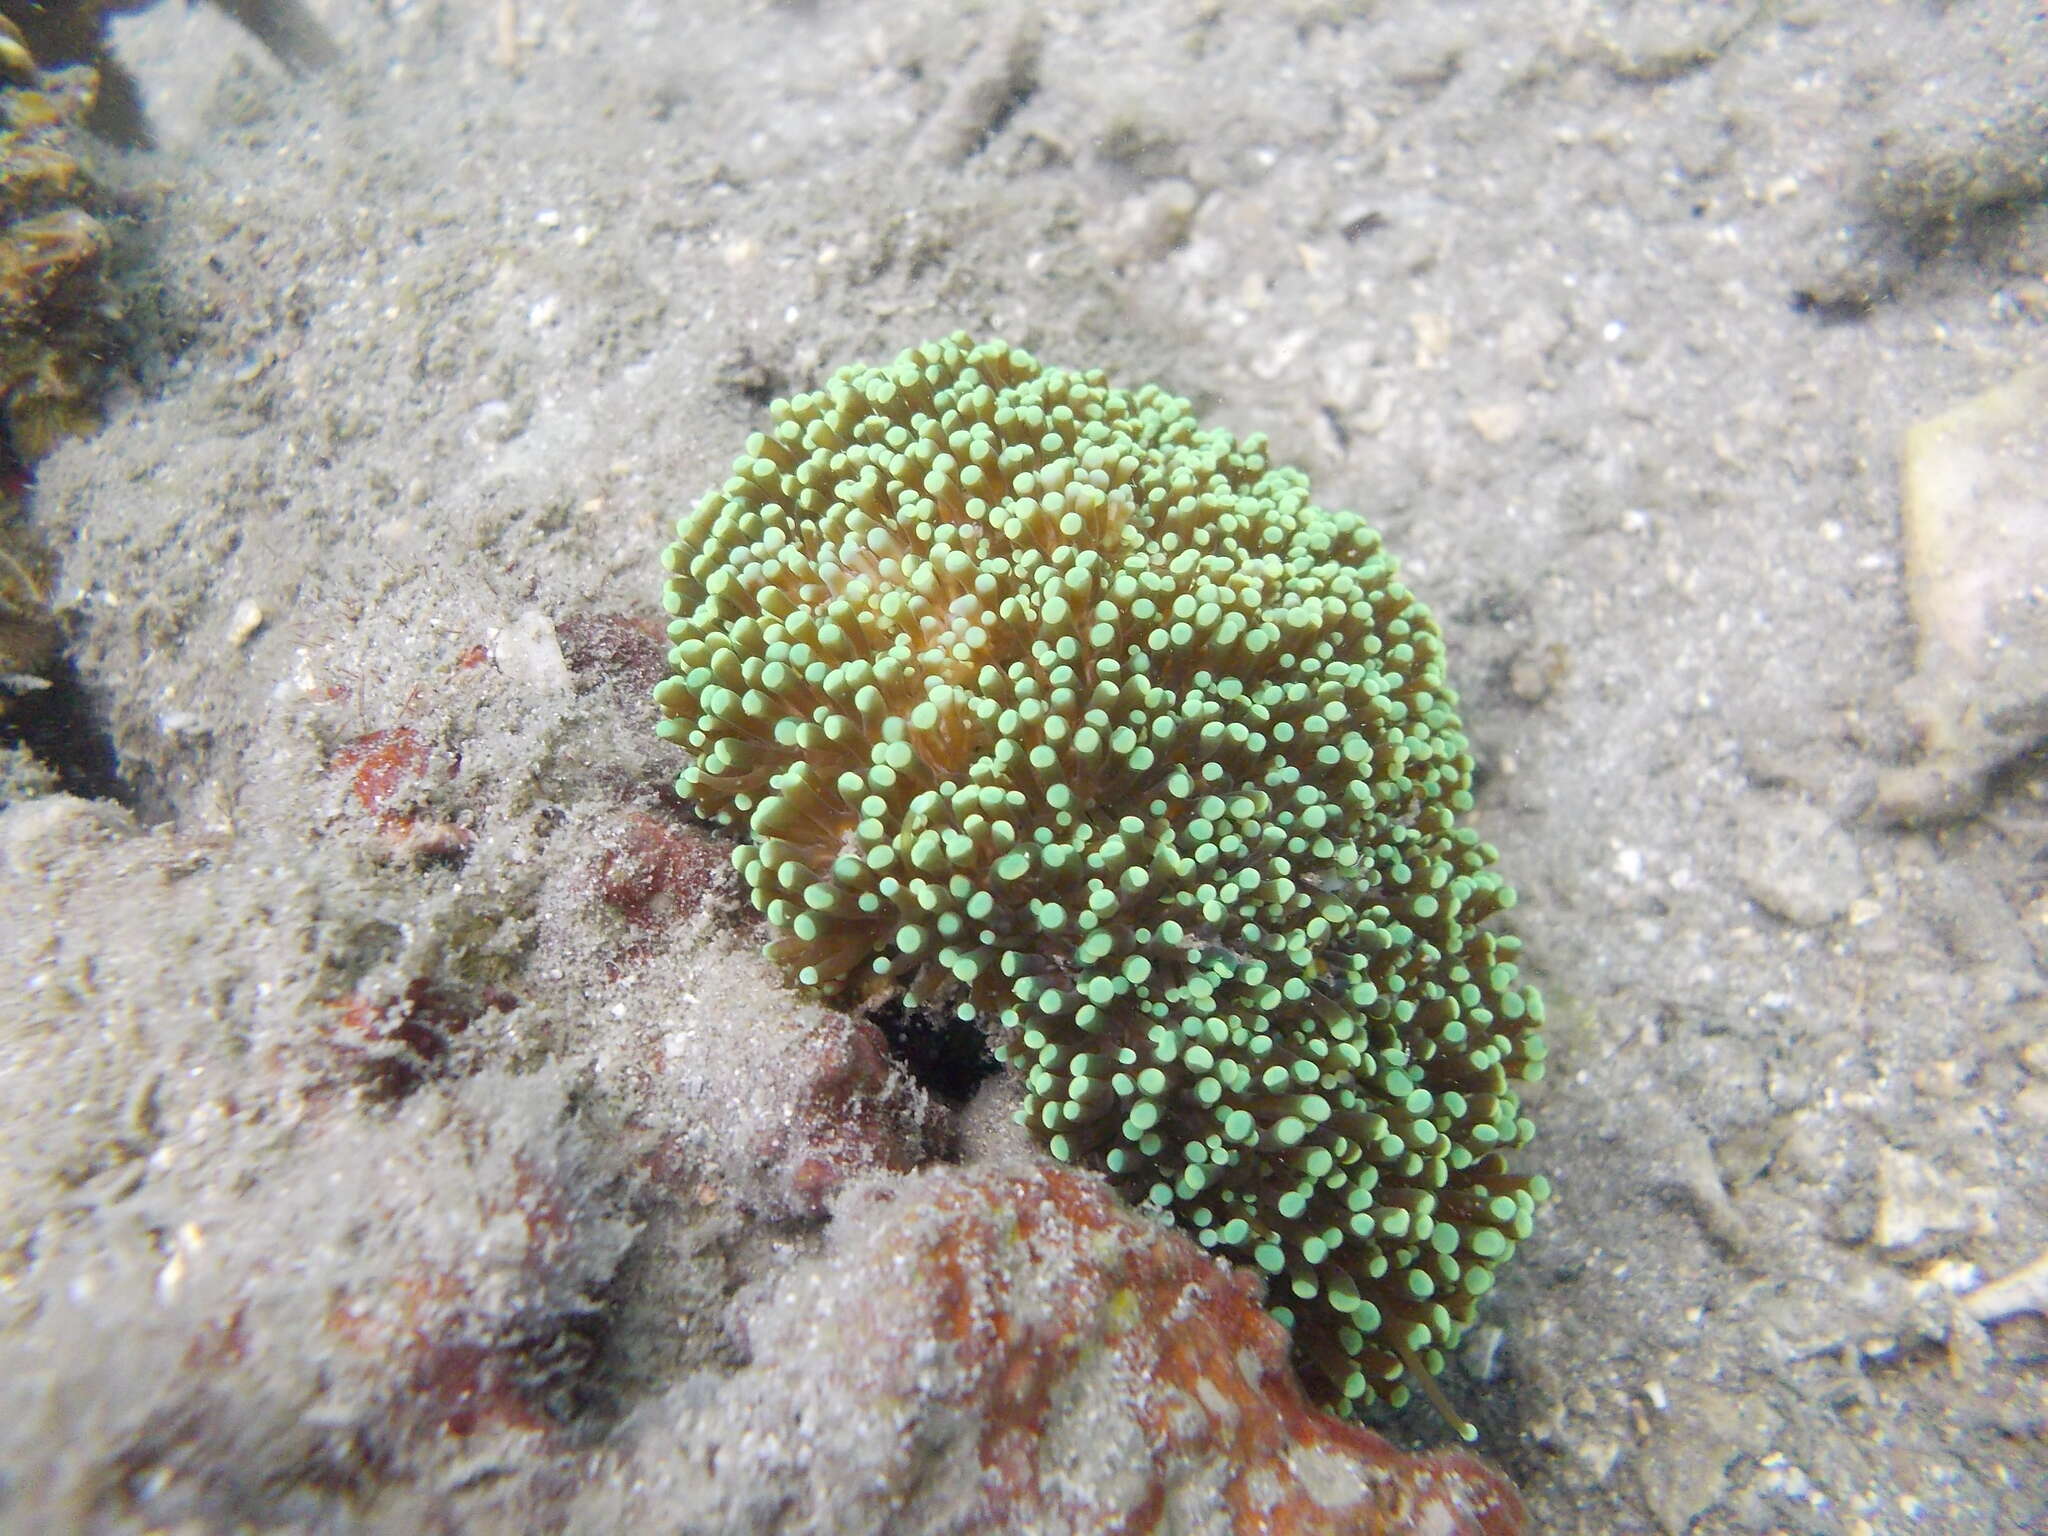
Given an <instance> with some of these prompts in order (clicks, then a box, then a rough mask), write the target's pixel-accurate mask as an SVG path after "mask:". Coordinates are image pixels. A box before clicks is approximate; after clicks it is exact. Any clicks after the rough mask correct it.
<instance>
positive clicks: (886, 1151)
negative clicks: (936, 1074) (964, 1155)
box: [762, 1013, 945, 1216]
mask: <svg viewBox="0 0 2048 1536" xmlns="http://www.w3.org/2000/svg"><path fill="white" fill-rule="evenodd" d="M809 1046H810V1052H809V1061H810V1065H811V1066H812V1068H813V1072H812V1075H811V1076H810V1078H809V1081H808V1082H806V1083H805V1084H804V1086H803V1088H802V1090H801V1092H800V1094H799V1096H798V1098H797V1100H796V1102H795V1104H794V1105H793V1106H792V1107H791V1111H790V1116H789V1119H788V1120H787V1121H786V1122H785V1123H784V1124H783V1125H782V1126H780V1127H778V1128H776V1129H775V1130H774V1131H773V1132H771V1133H770V1135H769V1137H768V1139H767V1142H766V1144H765V1145H764V1146H763V1148H762V1151H763V1153H764V1154H765V1156H766V1157H767V1160H768V1161H769V1162H770V1164H771V1165H773V1166H774V1167H776V1168H778V1169H779V1170H780V1171H781V1174H782V1177H783V1179H784V1180H785V1181H786V1184H787V1188H788V1191H789V1197H790V1200H791V1202H792V1204H793V1205H794V1206H795V1208H796V1209H797V1211H798V1212H800V1213H801V1214H803V1215H809V1216H822V1215H823V1214H824V1213H825V1207H826V1205H827V1203H828V1202H830V1200H831V1199H832V1197H833V1196H835V1195H837V1194H838V1193H839V1191H840V1190H841V1189H842V1188H843V1187H844V1186H845V1185H846V1184H847V1183H848V1181H850V1180H851V1179H852V1178H853V1177H854V1176H855V1175H857V1174H862V1173H876V1172H889V1173H907V1172H908V1171H909V1170H911V1169H912V1168H916V1167H918V1166H920V1165H921V1164H923V1163H924V1162H925V1161H927V1159H928V1158H929V1157H930V1155H931V1152H932V1149H933V1147H934V1146H935V1145H936V1144H937V1143H938V1142H939V1141H941V1140H942V1139H944V1135H945V1130H944V1120H945V1113H944V1111H943V1110H942V1109H940V1108H939V1106H937V1105H936V1104H934V1103H933V1102H932V1099H931V1096H930V1095H929V1094H927V1093H925V1092H924V1091H923V1090H922V1089H920V1088H919V1087H918V1086H917V1085H916V1084H914V1083H913V1082H911V1081H910V1079H909V1076H908V1075H907V1074H906V1073H905V1072H904V1070H903V1068H902V1067H901V1066H900V1065H899V1064H897V1063H896V1062H895V1061H893V1060H891V1059H890V1056H889V1045H888V1042H887V1041H886V1040H885V1039H883V1037H882V1032H881V1030H879V1029H877V1028H876V1027H875V1026H874V1025H873V1024H871V1023H869V1022H868V1021H867V1020H865V1019H856V1018H851V1017H849V1016H848V1015H846V1014H838V1013H835V1014H827V1015H826V1016H825V1018H824V1020H823V1024H822V1027H821V1028H820V1029H819V1030H818V1031H817V1032H816V1034H814V1035H813V1036H812V1037H811V1040H810V1042H809Z"/></svg>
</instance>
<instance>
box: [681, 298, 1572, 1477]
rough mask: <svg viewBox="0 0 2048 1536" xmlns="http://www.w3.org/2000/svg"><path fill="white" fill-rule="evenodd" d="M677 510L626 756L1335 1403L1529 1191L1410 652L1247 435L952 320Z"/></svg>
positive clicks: (825, 989) (1399, 1339)
mask: <svg viewBox="0 0 2048 1536" xmlns="http://www.w3.org/2000/svg"><path fill="white" fill-rule="evenodd" d="M769 410H770V415H771V417H772V419H773V425H772V427H771V429H770V430H769V431H767V432H765V433H757V434H755V435H754V436H752V437H750V438H749V439H748V441H747V445H746V451H745V452H744V453H742V454H741V455H740V457H739V459H738V460H737V461H736V463H735V464H734V467H733V472H732V475H731V477H730V478H729V479H727V480H726V481H725V483H724V484H723V485H721V486H719V487H718V488H717V489H716V490H714V491H712V492H711V493H710V494H709V495H707V496H706V497H705V498H704V499H703V501H702V502H700V503H699V504H698V506H697V507H696V509H695V510H694V511H693V512H691V513H690V514H689V515H688V516H686V517H684V518H683V519H682V520H681V521H680V522H679V524H678V525H677V531H676V532H677V537H676V542H675V543H674V544H673V545H671V546H670V547H669V548H668V550H667V551H666V552H665V555H664V564H665V566H666V568H667V570H668V572H669V576H668V581H667V585H666V592H665V599H666V604H667V608H668V612H669V615H670V623H669V631H668V632H669V639H670V642H671V649H670V652H669V664H670V668H671V670H672V672H673V675H672V676H671V677H669V678H667V679H666V680H665V681H663V682H662V683H661V684H660V686H659V687H658V688H657V689H656V690H655V699H656V702H657V703H658V704H659V706H660V709H661V712H662V715H663V716H664V718H663V720H662V721H661V724H660V727H659V729H660V732H661V735H662V736H663V737H664V738H665V739H667V740H668V741H671V742H673V743H675V744H676V745H677V746H679V747H681V748H682V749H683V750H684V751H686V752H687V753H688V754H689V762H688V764H687V766H686V767H684V769H683V770H682V773H681V776H680V777H679V778H678V780H677V788H678V789H679V791H680V792H681V793H682V794H683V796H684V797H685V798H687V799H688V800H690V801H692V802H693V803H694V804H695V805H696V806H697V807H698V808H699V809H700V810H701V811H702V812H703V813H704V814H706V815H708V816H710V817H712V818H713V819H714V820H716V821H718V822H721V823H724V824H726V825H729V826H732V827H734V828H736V829H739V830H741V831H743V832H745V833H747V834H748V835H749V840H748V841H746V842H743V843H742V844H741V845H740V846H739V847H738V848H737V849H736V850H735V853H734V859H735V862H736V864H737V865H738V868H739V870H740V873H741V874H742V875H743V877H744V878H745V881H746V883H747V885H748V887H749V888H750V890H751V892H752V896H753V900H754V904H755V905H756V906H757V907H758V908H759V909H760V910H761V911H762V912H763V913H764V914H765V915H766V917H767V919H768V922H769V923H770V925H771V926H772V928H773V929H774V931H775V938H774V941H773V943H772V944H771V945H770V946H769V953H770V955H771V956H772V957H773V958H774V959H776V960H777V961H779V962H781V963H782V964H783V965H784V966H785V967H786V968H787V970H788V972H789V973H790V975H791V976H792V978H793V979H794V981H795V982H796V983H798V984H799V985H800V986H802V987H804V988H806V989H808V990H811V991H813V992H815V993H817V994H820V995H822V996H825V997H827V998H831V999H836V1000H839V1001H842V1002H850V1003H856V1004H857V1003H860V1002H864V1001H869V1000H872V999H874V998H876V997H878V996H882V995H890V994H892V993H894V992H896V991H899V990H900V992H901V994H902V996H903V998H904V1001H905V1002H906V1003H908V1004H909V1005H911V1006H914V1007H923V1008H926V1009H933V1010H937V1009H951V1010H956V1011H957V1012H958V1014H959V1015H960V1016H961V1017H963V1018H974V1019H978V1020H980V1021H982V1023H983V1025H984V1027H986V1028H987V1029H988V1031H989V1033H990V1036H991V1038H992V1041H993V1043H994V1046H995V1049H996V1053H997V1055H998V1056H999V1057H1000V1058H1001V1060H1002V1061H1003V1062H1004V1063H1005V1064H1006V1065H1007V1067H1008V1068H1009V1069H1010V1070H1011V1071H1012V1072H1014V1073H1015V1074H1016V1075H1017V1077H1018V1078H1019V1079H1020V1080H1021V1082H1022V1084H1023V1088H1024V1099H1023V1108H1022V1110H1021V1111H1020V1112H1019V1113H1020V1118H1021V1119H1023V1120H1024V1121H1025V1123H1027V1124H1028V1125H1029V1127H1030V1128H1031V1130H1032V1132H1033V1133H1034V1134H1035V1135H1036V1137H1037V1138H1038V1140H1039V1141H1040V1142H1041V1143H1042V1144H1043V1146H1044V1147H1045V1149H1046V1150H1047V1151H1048V1152H1050V1153H1051V1154H1052V1155H1053V1156H1054V1157H1056V1158H1058V1159H1060V1160H1061V1161H1062V1162H1069V1163H1078V1164H1083V1165H1086V1166H1088V1167H1092V1168H1097V1169H1100V1170H1102V1171H1103V1172H1105V1173H1106V1174H1107V1175H1108V1176H1109V1178H1110V1180H1111V1181H1112V1183H1113V1184H1114V1185H1115V1186H1116V1187H1117V1188H1118V1189H1119V1190H1121V1191H1122V1192H1123V1193H1124V1194H1125V1195H1126V1196H1127V1197H1129V1198H1130V1199H1131V1200H1133V1201H1136V1202H1139V1203H1142V1204H1145V1205H1150V1206H1153V1207H1156V1208H1157V1209H1159V1210H1160V1211H1162V1212H1164V1213H1165V1214H1166V1215H1167V1216H1168V1217H1169V1218H1170V1219H1171V1220H1172V1221H1173V1222H1175V1223H1176V1224H1178V1225H1179V1226H1181V1227H1182V1228H1183V1229H1185V1230H1186V1231H1188V1232H1190V1233H1191V1234H1192V1235H1193V1236H1194V1237H1195V1239H1196V1240H1197V1241H1199V1242H1200V1243H1201V1244H1202V1245H1203V1246H1204V1247H1205V1248H1208V1249H1210V1250H1212V1251H1214V1252H1215V1253H1218V1254H1221V1255H1224V1256H1226V1257H1228V1258H1229V1259H1231V1260H1232V1261H1234V1262H1236V1263H1240V1264H1244V1265H1248V1266H1253V1267H1255V1268H1256V1269H1258V1270H1259V1271H1261V1272H1263V1273H1264V1274H1265V1275H1266V1276H1267V1277H1268V1279H1267V1296H1268V1305H1269V1307H1270V1309H1271V1311H1272V1312H1273V1314H1274V1315H1275V1316H1276V1317H1277V1318H1278V1319H1279V1320H1280V1321H1281V1322H1283V1323H1285V1324H1287V1325H1288V1326H1290V1327H1291V1328H1292V1330H1293V1334H1294V1339H1295V1346H1296V1355H1297V1359H1298V1361H1299V1362H1300V1364H1301V1366H1302V1369H1303V1372H1304V1376H1305V1378H1306V1379H1307V1381H1308V1382H1309V1384H1310V1387H1311V1390H1312V1391H1315V1392H1316V1393H1317V1395H1318V1396H1320V1397H1321V1398H1322V1400H1323V1401H1325V1402H1326V1403H1328V1404H1330V1405H1332V1406H1334V1407H1336V1408H1338V1409H1340V1410H1343V1409H1348V1408H1349V1407H1351V1406H1352V1405H1354V1404H1361V1403H1368V1402H1372V1401H1375V1400H1384V1401H1386V1402H1389V1403H1392V1404H1396V1405H1398V1404H1400V1403H1402V1402H1404V1401H1406V1400H1407V1398H1408V1395H1409V1388H1410V1386H1411V1384H1412V1385H1415V1386H1419V1387H1420V1388H1421V1389H1422V1390H1423V1391H1424V1392H1426V1393H1428V1394H1430V1395H1431V1397H1432V1398H1433V1400H1436V1401H1437V1402H1438V1403H1439V1406H1444V1407H1445V1413H1446V1416H1447V1417H1449V1418H1450V1419H1451V1421H1452V1422H1453V1423H1454V1424H1455V1425H1457V1427H1458V1428H1459V1430H1460V1432H1461V1433H1463V1434H1465V1435H1466V1436H1467V1437H1468V1438H1469V1437H1470V1435H1471V1427H1470V1426H1469V1425H1467V1424H1465V1423H1464V1422H1463V1421H1462V1420H1461V1419H1459V1418H1458V1417H1457V1416H1456V1415H1455V1414H1454V1413H1451V1412H1450V1410H1449V1409H1448V1407H1447V1406H1445V1405H1443V1403H1442V1399H1441V1394H1439V1393H1437V1392H1436V1390H1435V1386H1434V1383H1433V1381H1432V1380H1431V1379H1430V1378H1431V1376H1432V1375H1433V1374H1434V1373H1435V1372H1437V1371H1438V1370H1440V1369H1441V1368H1442V1365H1443V1352H1444V1351H1445V1350H1447V1349H1449V1348H1451V1347H1452V1346H1453V1345H1455V1344H1456V1343H1457V1342H1458V1340H1459V1339H1460V1337H1461V1336H1462V1335H1463V1333H1464V1332H1465V1330H1466V1329H1467V1328H1468V1327H1470V1326H1471V1323H1472V1319H1473V1314H1474V1310H1475V1307H1476V1305H1477V1303H1478V1300H1479V1298H1480V1297H1481V1296H1483V1295H1484V1294H1485V1293H1486V1292H1487V1290H1488V1289H1490V1288H1491V1286H1492V1284H1493V1279H1494V1272H1495V1270H1496V1269H1497V1268H1498V1267H1499V1265H1500V1264H1501V1263H1502V1262H1504V1261H1505V1260H1506V1259H1507V1258H1508V1257H1509V1255H1510V1254H1511V1253H1512V1252H1513V1251H1514V1248H1515V1245H1516V1243H1517V1242H1519V1241H1520V1240H1521V1239H1522V1238H1524V1237H1526V1236H1527V1235H1528V1232H1529V1227H1530V1221H1531V1218H1532V1216H1533V1214H1534V1212H1535V1209H1536V1207H1537V1205H1538V1204H1539V1203H1540V1202H1542V1201H1543V1200H1544V1199H1545V1198H1546V1196H1547V1193H1548V1191H1547V1186H1546V1184H1545V1182H1544V1180H1543V1179H1542V1178H1541V1177H1540V1176H1535V1175H1529V1174H1518V1173H1514V1172H1511V1171H1510V1168H1509V1158H1508V1154H1509V1153H1511V1152H1512V1151H1514V1150H1515V1149H1517V1148H1520V1147H1521V1146H1523V1145H1524V1144H1525V1143H1527V1142H1528V1140H1529V1138H1530V1135H1531V1133H1532V1127H1531V1125H1530V1122H1529V1120H1528V1119H1527V1117H1526V1116H1524V1115H1523V1114H1522V1112H1521V1106H1520V1102H1519V1100H1518V1098H1517V1095H1516V1085H1517V1084H1518V1083H1521V1082H1530V1081H1534V1080H1535V1079H1536V1078H1537V1077H1539V1076H1540V1075H1541V1073H1542V1062H1543V1041H1542V1037H1541V1033H1540V1026H1541V1021H1542V1017H1543V1010H1542V1003H1541V1000H1540V998H1539V997H1538V996H1537V994H1536V992H1535V991H1534V990H1533V989H1532V988H1529V987H1527V986H1524V985H1522V984H1520V983H1519V982H1518V980H1517V978H1516V972H1515V964H1514V961H1515V957H1516V955H1517V953H1518V951H1519V948H1520V946H1519V944H1518V942H1517V940H1515V939H1514V938H1513V937H1510V936H1508V935H1506V934H1502V933H1496V932H1494V931H1492V930H1491V929H1489V928H1487V927H1486V926H1485V924H1486V922H1487V920H1488V919H1489V918H1491V917H1492V916H1493V914H1495V913H1496V912H1499V911H1501V910H1503V909H1505V908H1506V907H1508V906H1510V905H1511V904H1512V903H1513V900H1514V895H1513V892H1512V891H1511V890H1510V889H1509V888H1508V887H1507V886H1506V885H1505V884H1504V883H1503V881H1502V879H1501V877H1500V876H1499V874H1498V873H1496V872H1495V870H1494V868H1493V864H1494V859H1495V854H1494V850H1493V849H1492V848H1491V847H1489V846H1488V845H1487V844H1485V843H1483V842H1481V841H1480V840H1479V839H1478V837H1477V836H1476V835H1475V834H1474V833H1473V832H1472V830H1471V829H1470V828H1468V827H1465V826H1461V825H1460V824H1459V822H1458V816H1459V815H1460V813H1462V812H1464V811H1466V810H1468V809H1469V808H1470V806H1471V793H1470V789H1471V775H1472V760H1471V757H1470V755H1469V753H1468V751H1467V748H1466V742H1465V738H1464V736H1463V735H1462V734H1461V732H1460V726H1459V720H1458V714H1457V700H1456V696H1455V695H1454V694H1453V693H1452V691H1451V689H1450V688H1449V686H1448V685H1447V683H1446V682H1445V680H1444V666H1443V644H1442V640H1441V637H1440V636H1439V634H1438V631H1437V628H1436V625H1435V622H1434V621H1433V620H1432V619H1431V617H1430V615H1429V613H1428V612H1427V610H1426V609H1424V608H1423V606H1422V605H1421V604H1420V603H1419V602H1418V601H1417V600H1416V598H1415V597H1414V596H1413V595H1412V594H1411V593H1410V592H1409V591H1408V590H1407V588H1406V587H1404V586H1403V585H1402V584H1401V582H1400V580H1399V578H1398V575H1397V572H1396V568H1395V565H1394V562H1393V561H1392V560H1391V559H1390V558H1389V557H1388V556H1387V555H1386V554H1385V553H1384V552H1383V550H1382V548H1381V545H1380V540H1379V536H1378V535H1377V534H1376V533H1375V532H1374V531H1373V530H1372V529H1371V528H1369V527H1367V526H1366V524H1365V523H1364V522H1363V521H1361V520H1360V519H1359V518H1358V517H1357V516H1356V515H1355V514H1353V513H1350V512H1342V511H1331V510H1328V509H1326V508H1323V507H1319V506H1317V505H1315V504H1314V503H1313V502H1312V501H1311V500H1310V499H1309V486H1308V481H1307V479H1306V477H1304V476H1303V475H1302V474H1301V473H1300V472H1299V471H1297V470H1293V469H1288V468H1284V467H1280V466H1275V465H1273V464H1271V463H1269V462H1268V460H1267V458H1266V452H1265V448H1266V444H1265V441H1264V439H1263V438H1261V437H1257V436H1253V437H1248V438H1245V439H1244V440H1243V441H1241V442H1240V441H1237V440H1235V439H1233V438H1232V437H1231V436H1229V435H1228V434H1227V433H1224V432H1220V431H1213V430H1204V429H1203V428H1201V427H1200V426H1198V425H1197V424H1196V422H1195V421H1194V419H1193V418H1192V416H1191V415H1190V414H1189V408H1188V403H1187V402H1186V401H1185V400H1181V399H1177V398H1176V397H1174V396H1172V395H1170V394H1167V393H1166V392H1164V391H1163V390H1161V389H1159V388H1157V387H1156V386H1152V385H1146V386H1143V387H1141V388H1137V389H1131V390H1126V389H1120V388H1117V387H1114V386H1112V385H1111V384H1110V383H1109V382H1108V381H1107V380H1106V378H1105V377H1104V376H1103V374H1102V373H1100V372H1099V371H1087V372H1067V371H1064V370H1061V369H1056V368H1048V367H1044V366H1042V365H1041V364H1039V363H1038V362H1037V361H1036V360H1035V359H1034V358H1033V357H1031V356H1030V355H1029V354H1028V353H1025V352H1023V351H1020V350H1017V349H1015V348H1013V347H1009V346H1006V345H1004V344H1003V343H1001V342H999V341H991V342H985V343H981V344H978V345H977V344H975V343H973V342H971V341H970V340H969V339H968V338H967V337H966V336H965V335H960V334H956V335H953V336H949V337H947V338H945V339H943V340H940V341H935V342H931V343H929V344H927V345H925V346H921V347H917V348H913V349H912V350H910V351H908V352H905V353H903V354H902V356H900V357H899V358H897V359H896V361H895V362H893V363H890V364H888V365H887V366H884V367H879V368H869V367H849V368H844V369H841V370H840V371H839V372H838V373H836V374H834V375H833V376H832V378H831V379H830V380H829V381H828V382H827V383H826V384H825V385H824V387H823V388H822V389H819V390H817V391H815V392H813V393H810V394H802V395H797V396H795V397H794V398H792V399H789V400H778V401H776V402H775V403H774V404H773V405H772V406H771V407H770V408H769Z"/></svg>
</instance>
